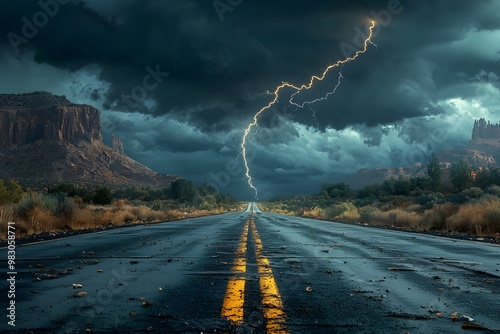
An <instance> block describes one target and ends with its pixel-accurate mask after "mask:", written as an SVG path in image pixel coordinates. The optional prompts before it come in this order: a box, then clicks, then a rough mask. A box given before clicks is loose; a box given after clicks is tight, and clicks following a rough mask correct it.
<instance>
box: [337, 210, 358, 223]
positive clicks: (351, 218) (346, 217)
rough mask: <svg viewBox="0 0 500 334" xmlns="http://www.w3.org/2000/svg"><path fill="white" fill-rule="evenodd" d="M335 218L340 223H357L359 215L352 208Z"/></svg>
mask: <svg viewBox="0 0 500 334" xmlns="http://www.w3.org/2000/svg"><path fill="white" fill-rule="evenodd" d="M337 218H338V219H339V220H342V221H348V222H359V221H360V220H361V215H360V214H359V212H358V209H357V208H354V209H353V210H348V211H345V212H343V213H342V214H340V215H339V216H338V217H337Z"/></svg>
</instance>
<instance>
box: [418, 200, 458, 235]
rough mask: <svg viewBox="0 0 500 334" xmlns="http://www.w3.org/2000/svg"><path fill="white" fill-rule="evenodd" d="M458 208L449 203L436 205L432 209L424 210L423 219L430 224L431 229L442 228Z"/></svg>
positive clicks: (444, 227)
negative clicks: (424, 215)
mask: <svg viewBox="0 0 500 334" xmlns="http://www.w3.org/2000/svg"><path fill="white" fill-rule="evenodd" d="M458 210H459V207H458V206H456V205H454V204H450V203H445V204H440V205H436V206H434V208H433V209H431V210H427V211H425V213H426V217H425V220H426V221H427V222H428V223H429V224H430V228H431V229H432V230H438V231H439V230H444V229H446V227H447V225H446V222H447V221H446V220H447V219H448V218H449V217H451V216H453V215H454V214H455V213H457V212H458Z"/></svg>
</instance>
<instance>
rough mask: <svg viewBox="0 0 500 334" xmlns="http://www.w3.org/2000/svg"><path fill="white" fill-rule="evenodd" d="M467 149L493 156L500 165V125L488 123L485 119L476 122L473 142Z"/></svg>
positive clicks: (473, 130)
mask: <svg viewBox="0 0 500 334" xmlns="http://www.w3.org/2000/svg"><path fill="white" fill-rule="evenodd" d="M467 149H469V150H475V151H481V152H483V153H484V154H486V155H489V156H491V157H492V158H493V159H494V160H495V161H496V164H497V165H499V164H500V123H498V124H494V123H490V121H488V122H486V120H485V119H484V118H481V119H479V120H476V121H475V122H474V128H473V129H472V140H471V141H470V142H469V144H468V145H467Z"/></svg>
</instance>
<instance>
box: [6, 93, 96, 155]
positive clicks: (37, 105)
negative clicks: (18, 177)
mask: <svg viewBox="0 0 500 334" xmlns="http://www.w3.org/2000/svg"><path fill="white" fill-rule="evenodd" d="M41 139H42V140H54V141H57V142H63V141H64V142H69V143H71V144H78V143H79V142H81V141H87V142H90V143H91V142H93V141H94V140H95V141H102V136H101V124H100V112H99V110H97V109H96V108H94V107H91V106H87V105H75V104H72V103H70V102H69V101H68V100H66V98H64V97H55V96H53V95H51V94H48V93H44V92H35V93H32V94H0V146H1V147H12V146H19V145H25V144H31V143H34V142H36V141H38V140H41Z"/></svg>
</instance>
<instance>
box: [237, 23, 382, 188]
mask: <svg viewBox="0 0 500 334" xmlns="http://www.w3.org/2000/svg"><path fill="white" fill-rule="evenodd" d="M373 28H375V21H371V26H370V28H369V31H370V33H369V35H368V37H367V38H366V39H365V41H364V45H363V49H362V50H358V51H356V53H354V55H353V56H350V57H347V58H345V59H343V60H338V61H337V62H335V63H333V64H331V65H329V66H328V67H327V68H326V69H325V70H324V71H323V73H322V74H321V75H320V76H317V75H313V76H312V77H311V79H310V80H309V83H307V84H303V85H300V86H295V85H293V84H291V83H288V82H282V83H281V85H279V86H277V87H276V89H275V90H274V92H272V93H271V94H270V95H274V98H273V99H272V100H271V102H269V103H268V104H267V105H266V106H264V107H263V108H262V109H260V110H259V111H258V112H257V113H256V114H255V115H254V116H253V121H252V122H251V123H250V124H248V126H247V128H246V129H245V132H244V134H243V138H242V140H241V153H242V157H243V162H244V164H245V176H246V178H247V183H248V185H249V186H250V188H252V189H253V190H254V191H255V198H258V195H259V193H258V190H257V188H256V187H255V186H254V184H253V178H252V176H251V175H250V167H249V165H248V160H247V148H246V143H247V137H248V135H249V133H250V131H252V128H253V127H255V126H257V122H258V119H259V116H260V115H262V113H263V112H264V111H266V110H267V109H269V108H271V107H272V106H273V105H274V104H276V102H278V98H279V94H280V92H281V90H282V89H283V88H287V87H288V88H292V89H294V90H295V92H294V93H293V94H292V96H291V98H290V100H289V102H290V103H292V104H293V105H296V106H298V107H303V106H304V105H305V104H310V103H315V102H318V101H320V100H322V99H326V98H328V96H329V95H331V94H333V93H335V91H336V89H337V87H338V86H339V85H340V84H339V83H337V86H336V87H335V89H334V91H333V92H331V93H329V94H327V95H326V96H325V97H323V98H320V99H317V101H316V100H314V101H315V102H313V101H306V102H304V103H303V104H302V105H299V104H297V103H295V102H293V97H294V96H295V95H296V94H298V93H299V92H301V91H303V90H309V89H311V88H312V87H313V85H314V82H315V81H323V79H325V77H326V75H327V74H328V72H330V70H331V69H334V68H336V67H339V66H342V65H345V64H347V63H349V62H351V61H353V60H355V59H356V58H358V57H359V55H361V54H363V53H365V52H366V51H367V50H368V44H371V45H374V46H376V45H375V44H374V43H373V42H372V41H371V38H372V36H373ZM339 73H340V75H339V82H340V80H341V79H342V77H343V76H342V73H341V71H340V72H339Z"/></svg>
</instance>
